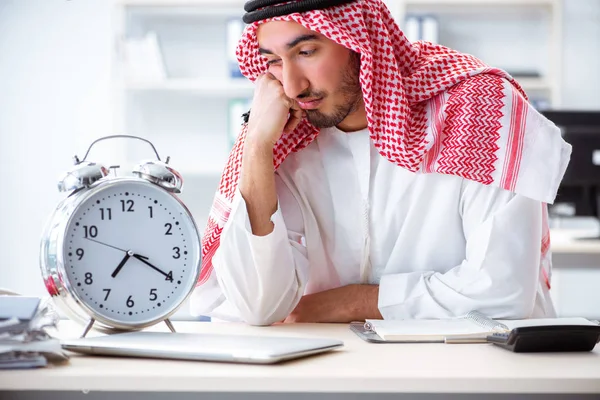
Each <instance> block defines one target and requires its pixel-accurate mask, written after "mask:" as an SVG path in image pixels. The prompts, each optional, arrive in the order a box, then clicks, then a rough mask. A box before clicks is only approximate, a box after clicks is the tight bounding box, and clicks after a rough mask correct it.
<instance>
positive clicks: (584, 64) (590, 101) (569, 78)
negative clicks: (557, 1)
mask: <svg viewBox="0 0 600 400" xmlns="http://www.w3.org/2000/svg"><path fill="white" fill-rule="evenodd" d="M563 1H564V3H566V4H565V7H564V19H565V24H564V28H563V30H564V32H563V37H564V39H563V41H564V50H563V57H564V63H563V79H562V86H563V90H562V96H563V103H564V107H565V108H573V109H591V110H600V96H598V90H599V89H600V73H599V71H600V1H599V0H568V1H567V0H563Z"/></svg>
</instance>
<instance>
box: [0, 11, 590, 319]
mask: <svg viewBox="0 0 600 400" xmlns="http://www.w3.org/2000/svg"><path fill="white" fill-rule="evenodd" d="M387 2H388V3H389V7H390V9H391V10H392V11H393V12H394V15H395V16H396V18H397V19H398V21H399V23H400V25H401V27H405V28H406V29H407V31H408V30H409V29H410V30H411V32H412V34H414V35H418V34H425V35H427V36H428V37H431V35H433V37H435V38H437V40H438V41H439V42H440V43H442V44H445V45H448V46H450V47H453V48H456V49H459V50H462V51H465V52H470V53H473V54H475V55H477V56H479V57H481V58H482V59H483V60H484V61H486V62H488V63H489V64H491V65H494V66H497V67H501V68H506V69H507V70H509V71H510V72H514V73H515V75H516V77H517V78H518V79H520V80H521V81H522V82H523V83H524V86H525V89H526V90H527V91H528V93H529V94H530V96H531V98H532V100H534V101H536V104H538V105H539V107H540V108H558V109H570V110H595V111H600V96H599V95H598V93H599V89H600V73H599V72H600V1H599V0H562V1H560V0H522V1H518V0H510V1H508V0H504V1H501V0H495V1H494V0H480V1H477V0H455V1H452V0H437V1H431V0H423V1H419V0H409V1H408V2H404V1H399V0H388V1H387ZM407 3H408V4H407ZM433 3H436V4H433ZM182 4H183V5H185V7H176V5H182ZM242 4H243V0H207V1H204V2H203V1H201V0H174V1H169V0H0V163H1V170H2V175H1V176H2V180H1V182H0V224H1V225H0V254H1V255H2V257H1V258H0V287H1V288H8V289H11V290H14V291H16V292H19V293H23V294H28V295H39V296H42V295H45V289H44V287H43V284H42V281H41V278H40V272H39V266H38V248H39V240H40V236H41V232H42V228H43V225H44V222H45V221H46V219H47V218H48V216H49V215H50V213H51V212H52V211H53V210H54V208H55V207H56V205H57V204H58V203H59V202H60V200H61V199H63V198H64V196H65V195H64V194H61V193H59V192H58V190H57V185H56V184H57V181H58V179H59V177H60V175H61V174H62V173H64V172H66V171H67V170H68V169H69V168H71V166H72V161H71V160H72V157H73V156H74V155H78V156H79V157H82V156H83V154H84V153H85V151H86V150H87V148H88V146H89V145H90V143H91V142H92V141H93V140H94V139H97V138H99V137H102V136H106V135H112V134H118V133H123V134H133V135H139V136H144V137H146V138H148V139H149V140H151V141H152V142H153V143H154V145H155V146H156V147H157V149H158V151H159V153H160V155H161V157H165V156H171V160H172V162H171V164H172V166H173V167H175V168H176V169H179V170H180V172H181V173H182V174H183V176H184V179H185V187H184V192H183V194H182V198H183V200H184V201H185V202H186V204H187V205H188V206H189V207H190V209H191V210H192V212H193V214H194V216H195V218H196V220H197V222H198V224H199V226H201V227H203V226H204V222H205V220H206V216H207V213H208V210H209V207H210V203H211V200H212V197H213V195H214V190H215V187H216V185H217V183H218V174H219V173H220V169H221V167H222V165H223V163H224V162H225V160H226V157H227V152H228V149H229V147H230V145H231V141H232V140H233V136H234V132H235V131H236V129H235V128H236V126H237V125H236V124H238V123H239V120H237V119H236V118H235V116H237V115H239V110H243V109H244V107H245V101H246V100H247V99H248V98H249V97H250V96H251V95H252V86H251V85H250V84H248V83H246V82H244V81H243V80H242V81H240V80H239V78H237V79H238V80H236V78H234V77H232V75H235V69H232V68H231V63H230V62H229V61H230V60H229V55H230V48H231V36H232V35H234V36H235V32H236V30H237V29H238V27H236V26H235V24H233V25H231V23H230V21H231V19H232V18H234V17H236V16H240V15H241V14H242V7H241V5H242ZM432 4H433V5H432ZM411 18H412V19H411ZM424 19H426V21H425V22H427V23H428V24H429V25H425V28H424V29H423V26H421V29H416V30H415V29H414V25H412V27H411V24H414V23H415V21H417V22H419V23H422V22H423V20H424ZM431 23H433V25H431ZM407 25H408V26H407ZM228 35H229V36H228ZM140 66H142V67H141V68H140ZM519 75H521V77H520V78H519ZM598 134H599V135H600V132H598ZM151 156H152V154H151V153H149V152H148V149H147V148H145V147H144V146H143V145H142V144H136V143H131V142H127V141H112V142H111V143H108V142H106V143H103V144H102V145H99V146H98V147H97V148H95V150H94V151H93V152H92V153H91V155H90V159H92V160H95V161H100V162H104V163H106V164H107V165H115V164H119V165H122V169H123V170H126V169H127V166H128V165H130V164H131V163H134V162H135V161H139V160H141V159H143V158H151ZM561 224H562V226H565V224H566V225H569V224H575V225H574V226H577V227H579V226H581V227H584V228H586V229H587V228H590V229H592V230H593V229H597V221H595V220H593V219H589V218H588V219H565V220H561ZM598 257H599V258H600V256H598ZM557 275H559V276H557V278H558V279H559V281H558V284H559V285H560V286H561V287H562V288H568V289H563V292H562V294H561V301H567V300H569V297H570V293H572V294H573V298H574V299H575V300H573V301H571V302H568V304H567V303H565V304H566V305H565V306H564V307H563V308H562V310H563V312H564V313H565V314H578V313H583V314H590V312H592V311H590V307H589V305H588V304H585V300H584V299H583V297H582V295H581V292H580V293H579V297H577V293H576V292H577V290H574V289H573V288H577V287H579V288H580V289H582V290H583V292H585V290H589V291H590V292H591V291H593V290H594V287H597V285H600V260H599V261H598V263H597V269H594V268H584V269H577V268H573V269H571V270H570V271H569V272H568V273H567V272H565V273H560V274H557ZM561 275H562V276H561ZM561 280H562V282H561ZM565 290H566V291H565ZM565 293H566V295H565ZM596 304H600V303H596ZM596 309H597V315H596V316H597V317H600V306H598V307H596ZM559 310H561V308H560V307H559Z"/></svg>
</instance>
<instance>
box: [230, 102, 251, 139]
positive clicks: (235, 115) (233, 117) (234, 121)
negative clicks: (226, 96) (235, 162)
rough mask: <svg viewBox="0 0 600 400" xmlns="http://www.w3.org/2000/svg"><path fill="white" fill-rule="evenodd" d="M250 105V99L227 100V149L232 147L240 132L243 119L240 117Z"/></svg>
mask: <svg viewBox="0 0 600 400" xmlns="http://www.w3.org/2000/svg"><path fill="white" fill-rule="evenodd" d="M251 104H252V99H250V98H238V99H231V100H229V105H228V110H227V111H228V113H227V115H228V124H227V132H228V135H227V136H228V138H227V139H228V143H229V147H230V148H231V147H233V145H234V144H235V141H236V140H237V137H238V135H239V134H240V131H241V130H242V125H243V122H244V120H243V118H242V115H243V114H244V113H246V112H248V110H249V109H250V105H251Z"/></svg>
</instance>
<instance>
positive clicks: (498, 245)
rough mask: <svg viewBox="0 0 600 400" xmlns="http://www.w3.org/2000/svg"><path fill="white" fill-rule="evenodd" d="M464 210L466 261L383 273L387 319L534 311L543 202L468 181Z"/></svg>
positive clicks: (522, 315)
mask: <svg viewBox="0 0 600 400" xmlns="http://www.w3.org/2000/svg"><path fill="white" fill-rule="evenodd" d="M460 212H461V216H462V220H463V231H464V234H465V239H466V252H465V254H466V257H465V259H464V260H463V262H462V263H461V264H460V265H456V266H454V267H452V268H451V269H450V270H448V271H447V272H445V273H440V272H433V271H431V272H422V271H421V272H412V273H398V274H389V275H384V276H382V278H381V281H380V287H379V302H378V306H379V310H380V312H381V314H382V316H383V317H384V318H385V319H409V318H450V317H457V316H461V315H464V314H466V313H468V312H469V311H471V310H478V311H480V312H482V313H484V314H486V315H488V316H490V317H492V318H527V317H529V316H530V314H531V312H532V310H533V307H534V303H535V297H536V293H537V289H538V286H539V278H540V256H541V239H542V204H541V203H540V202H538V201H535V200H532V199H529V198H526V197H524V196H520V195H516V194H514V193H511V192H508V191H506V190H503V189H500V188H496V187H490V186H485V185H482V184H479V183H476V182H470V181H464V183H463V188H462V196H461V204H460ZM440 228H441V229H443V226H440Z"/></svg>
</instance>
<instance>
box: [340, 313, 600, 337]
mask: <svg viewBox="0 0 600 400" xmlns="http://www.w3.org/2000/svg"><path fill="white" fill-rule="evenodd" d="M546 325H596V324H595V323H594V322H592V321H590V320H588V319H585V318H579V317H575V318H540V319H520V320H494V319H491V318H489V317H487V316H485V315H484V314H482V313H480V312H477V311H471V312H469V313H468V314H467V315H465V316H464V317H461V318H451V319H411V320H375V319H368V320H366V322H365V323H364V324H362V323H361V324H353V325H351V326H350V328H351V329H352V330H353V331H354V332H355V333H356V334H357V335H359V336H360V337H361V338H362V339H364V340H367V341H369V342H434V343H435V342H439V343H444V342H445V343H452V342H455V343H461V342H464V343H476V342H486V341H487V336H488V335H492V334H493V333H496V332H509V331H511V330H512V329H514V328H517V327H523V326H546Z"/></svg>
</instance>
